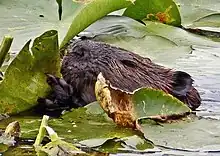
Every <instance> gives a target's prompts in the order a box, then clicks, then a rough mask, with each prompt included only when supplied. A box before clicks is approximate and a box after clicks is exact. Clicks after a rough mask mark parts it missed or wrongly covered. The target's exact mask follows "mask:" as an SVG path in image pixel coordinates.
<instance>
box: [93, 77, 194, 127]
mask: <svg viewBox="0 0 220 156" xmlns="http://www.w3.org/2000/svg"><path fill="white" fill-rule="evenodd" d="M95 93H96V98H97V100H98V101H99V102H100V105H101V107H102V108H103V109H104V111H105V112H106V113H107V114H108V116H109V117H110V118H112V119H113V121H114V122H115V123H116V124H118V125H121V126H123V127H130V128H134V129H137V130H140V131H141V127H140V126H139V125H138V123H137V120H138V119H140V118H141V119H143V118H150V119H154V120H157V121H162V122H164V121H169V120H172V119H179V118H181V117H184V116H186V115H187V113H189V112H191V110H190V108H189V107H188V106H187V105H186V104H184V103H182V102H181V101H179V100H178V99H176V98H174V97H173V96H171V95H169V94H166V93H164V92H163V91H160V90H156V89H151V88H143V89H138V90H136V91H134V92H133V93H128V92H125V91H123V90H121V89H120V88H114V87H111V84H109V82H108V81H107V80H106V79H105V78H104V77H103V76H102V74H101V73H100V74H99V75H98V78H97V82H96V85H95Z"/></svg>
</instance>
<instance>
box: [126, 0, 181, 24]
mask: <svg viewBox="0 0 220 156" xmlns="http://www.w3.org/2000/svg"><path fill="white" fill-rule="evenodd" d="M123 15H124V16H128V17H131V18H133V19H136V20H141V21H146V20H153V21H159V22H162V23H166V24H170V25H174V26H180V25H181V17H180V13H179V10H178V8H177V6H176V4H175V3H174V2H173V0H136V1H135V2H134V5H130V6H129V7H128V8H127V9H126V10H125V12H124V14H123Z"/></svg>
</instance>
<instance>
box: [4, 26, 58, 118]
mask: <svg viewBox="0 0 220 156" xmlns="http://www.w3.org/2000/svg"><path fill="white" fill-rule="evenodd" d="M29 48H30V41H29V42H27V43H26V45H25V46H24V47H23V49H22V50H21V51H20V52H19V54H18V55H17V57H16V58H15V59H14V60H13V62H12V63H11V64H10V66H9V67H8V68H7V70H6V72H5V74H4V80H3V81H2V82H1V84H0V90H1V92H0V99H1V100H0V104H1V106H0V113H3V114H5V113H8V114H15V113H19V112H22V111H25V110H27V109H30V108H31V107H33V106H34V105H36V104H37V99H38V97H43V96H45V95H47V94H48V91H49V87H48V85H47V83H46V81H45V80H46V76H45V73H51V74H55V75H59V70H60V57H59V50H58V36H57V31H53V30H51V31H48V32H45V33H44V34H43V35H41V36H40V37H38V38H36V39H35V40H34V42H33V45H32V47H31V50H30V49H29Z"/></svg>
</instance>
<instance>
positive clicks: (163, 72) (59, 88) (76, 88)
mask: <svg viewBox="0 0 220 156" xmlns="http://www.w3.org/2000/svg"><path fill="white" fill-rule="evenodd" d="M66 50H67V55H66V56H64V58H63V61H62V66H61V74H62V76H63V78H58V77H56V76H53V75H50V74H47V82H48V84H49V85H50V86H51V88H52V90H53V91H52V94H51V95H50V96H49V97H47V98H39V100H38V102H39V103H41V104H43V105H44V106H45V107H46V108H47V109H48V110H52V111H54V110H55V109H59V110H63V109H70V108H78V107H82V106H85V105H87V104H89V103H91V102H94V101H96V97H95V92H94V91H95V90H94V88H95V82H96V80H97V76H98V74H99V73H100V72H101V73H102V74H103V76H104V77H105V78H106V79H107V80H109V82H110V83H111V85H112V86H114V87H116V88H120V89H122V90H124V91H127V92H132V91H134V90H136V89H138V88H141V87H151V88H155V89H159V90H163V91H164V92H166V93H169V94H171V95H173V96H174V97H176V98H178V99H179V100H181V101H182V102H184V103H185V104H187V105H188V106H189V107H190V108H191V109H192V110H195V109H196V108H198V107H199V106H200V104H201V98H200V95H199V93H198V91H197V90H196V89H195V88H194V87H193V86H192V84H193V79H192V78H191V76H190V75H189V74H188V73H186V72H183V71H174V70H172V69H169V68H165V67H163V66H161V65H158V64H155V63H153V62H152V61H151V60H150V59H149V58H145V57H142V56H139V55H137V54H135V53H133V52H130V51H128V50H125V49H122V48H118V47H115V46H112V45H109V44H106V43H103V42H98V41H93V40H89V39H79V40H77V41H72V42H70V43H69V45H68V46H67V48H66Z"/></svg>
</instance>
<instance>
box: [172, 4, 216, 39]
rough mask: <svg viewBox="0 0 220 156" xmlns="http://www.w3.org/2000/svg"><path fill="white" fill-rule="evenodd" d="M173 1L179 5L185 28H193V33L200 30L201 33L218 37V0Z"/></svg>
mask: <svg viewBox="0 0 220 156" xmlns="http://www.w3.org/2000/svg"><path fill="white" fill-rule="evenodd" d="M175 1H176V3H177V4H178V5H179V8H180V14H181V17H182V25H183V26H184V27H185V28H190V29H195V31H194V32H195V33H196V32H197V33H198V31H199V30H200V31H201V33H200V34H202V35H206V36H209V37H216V38H219V36H220V23H219V21H220V10H219V7H220V2H219V1H218V0H212V2H209V1H201V0H200V1H198V0H192V1H189V0H184V1H182V0H175ZM197 29H199V30H197ZM203 31H204V32H203ZM213 32H218V33H213Z"/></svg>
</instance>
